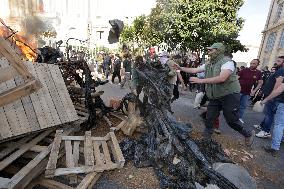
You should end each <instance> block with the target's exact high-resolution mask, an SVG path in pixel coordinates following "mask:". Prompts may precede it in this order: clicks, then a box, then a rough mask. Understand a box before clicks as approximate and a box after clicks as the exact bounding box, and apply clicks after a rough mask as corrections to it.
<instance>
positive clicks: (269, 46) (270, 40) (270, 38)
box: [265, 32, 276, 52]
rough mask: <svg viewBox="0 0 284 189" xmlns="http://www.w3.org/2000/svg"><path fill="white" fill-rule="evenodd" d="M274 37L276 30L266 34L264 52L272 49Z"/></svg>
mask: <svg viewBox="0 0 284 189" xmlns="http://www.w3.org/2000/svg"><path fill="white" fill-rule="evenodd" d="M275 39H276V32H273V33H271V34H270V35H269V36H268V38H267V42H266V47H265V52H271V51H272V50H273V47H274V43H275Z"/></svg>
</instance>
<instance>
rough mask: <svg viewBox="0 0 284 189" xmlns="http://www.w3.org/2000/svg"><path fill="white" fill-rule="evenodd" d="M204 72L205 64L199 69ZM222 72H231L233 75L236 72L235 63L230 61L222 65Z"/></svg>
mask: <svg viewBox="0 0 284 189" xmlns="http://www.w3.org/2000/svg"><path fill="white" fill-rule="evenodd" d="M199 68H200V69H201V70H202V71H205V64H203V65H201V66H200V67H199ZM221 70H231V71H232V73H233V72H234V71H235V64H234V62H233V61H228V62H226V63H225V64H223V65H222V67H221Z"/></svg>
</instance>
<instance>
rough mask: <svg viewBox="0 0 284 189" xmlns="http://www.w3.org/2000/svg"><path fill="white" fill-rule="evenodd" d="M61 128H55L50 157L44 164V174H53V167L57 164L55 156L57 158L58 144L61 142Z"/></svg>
mask: <svg viewBox="0 0 284 189" xmlns="http://www.w3.org/2000/svg"><path fill="white" fill-rule="evenodd" d="M62 133H63V130H57V131H56V134H55V138H54V141H53V145H52V149H51V153H50V158H49V161H48V163H47V166H46V171H45V175H47V176H51V177H52V176H53V175H54V172H55V169H56V164H57V158H58V153H59V150H60V144H61V137H62Z"/></svg>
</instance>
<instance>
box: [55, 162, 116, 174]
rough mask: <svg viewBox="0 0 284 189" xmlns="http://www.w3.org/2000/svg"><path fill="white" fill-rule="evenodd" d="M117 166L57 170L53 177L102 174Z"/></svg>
mask: <svg viewBox="0 0 284 189" xmlns="http://www.w3.org/2000/svg"><path fill="white" fill-rule="evenodd" d="M118 166H119V165H117V164H112V165H109V166H82V167H73V168H58V169H56V171H55V173H54V175H55V176H61V175H70V174H81V173H91V172H103V171H105V170H112V169H116V168H118Z"/></svg>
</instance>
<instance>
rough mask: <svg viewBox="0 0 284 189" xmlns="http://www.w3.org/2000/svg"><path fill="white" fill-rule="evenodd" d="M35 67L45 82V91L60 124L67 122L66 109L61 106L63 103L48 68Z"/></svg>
mask: <svg viewBox="0 0 284 189" xmlns="http://www.w3.org/2000/svg"><path fill="white" fill-rule="evenodd" d="M37 66H38V69H39V70H41V73H42V76H43V78H44V80H45V82H46V83H47V90H48V91H49V94H50V96H51V97H52V101H53V104H54V106H55V109H56V110H57V112H58V115H59V119H60V121H61V123H66V122H69V119H68V117H67V115H66V109H65V107H64V106H63V103H62V101H61V99H60V96H59V94H58V91H57V89H56V86H55V83H54V81H53V79H52V75H51V73H50V70H49V66H48V65H45V64H38V65H37Z"/></svg>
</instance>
